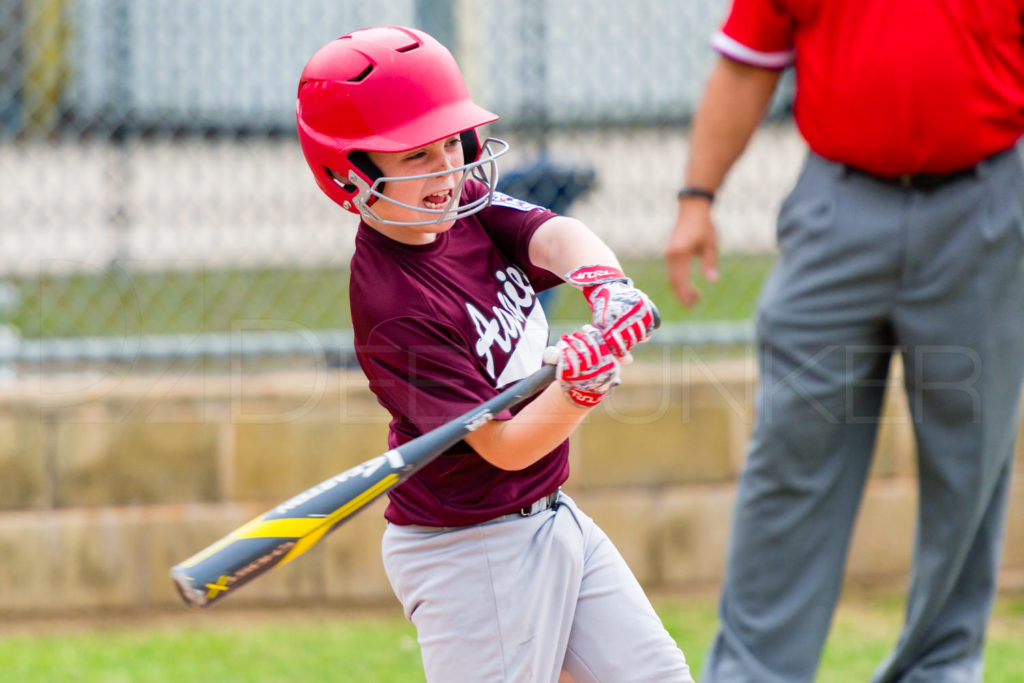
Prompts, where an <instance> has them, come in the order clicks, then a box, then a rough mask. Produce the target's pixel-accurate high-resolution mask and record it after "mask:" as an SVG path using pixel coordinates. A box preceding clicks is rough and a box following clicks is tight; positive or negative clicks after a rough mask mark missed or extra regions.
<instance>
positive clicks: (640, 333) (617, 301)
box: [565, 266, 656, 362]
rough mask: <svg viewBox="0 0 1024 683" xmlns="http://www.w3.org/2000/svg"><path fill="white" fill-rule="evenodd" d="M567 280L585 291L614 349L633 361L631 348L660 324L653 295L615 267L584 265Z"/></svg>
mask: <svg viewBox="0 0 1024 683" xmlns="http://www.w3.org/2000/svg"><path fill="white" fill-rule="evenodd" d="M565 279H566V280H567V281H568V282H569V283H570V284H573V285H576V286H577V287H579V288H580V289H582V290H583V296H585V297H586V298H587V302H588V303H589V304H590V310H591V311H592V312H593V318H592V320H593V323H594V327H596V328H597V329H598V330H600V331H601V334H602V336H603V337H604V341H605V343H606V344H607V345H608V346H609V347H610V348H611V350H612V352H613V353H614V354H615V355H616V356H618V357H619V358H624V359H630V360H631V356H630V355H629V350H630V349H631V348H633V347H634V346H636V345H637V344H639V343H640V342H642V341H647V340H648V339H649V338H650V336H651V332H653V331H654V328H655V327H656V322H655V320H656V318H655V313H654V306H653V304H652V303H651V300H650V298H648V296H647V295H646V294H644V293H643V292H641V291H640V290H639V289H637V288H636V287H634V286H633V281H632V280H630V279H629V278H628V277H626V276H625V274H624V273H623V272H622V271H621V270H619V269H618V268H612V267H611V266H583V267H581V268H577V269H576V270H574V271H572V272H571V273H568V274H567V275H566V276H565ZM626 362H628V360H627V361H626Z"/></svg>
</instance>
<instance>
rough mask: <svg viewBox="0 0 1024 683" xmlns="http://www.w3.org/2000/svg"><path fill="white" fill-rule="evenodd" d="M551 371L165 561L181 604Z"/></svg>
mask: <svg viewBox="0 0 1024 683" xmlns="http://www.w3.org/2000/svg"><path fill="white" fill-rule="evenodd" d="M554 378H555V366H554V365H548V364H545V365H543V366H541V368H540V369H539V370H537V371H536V372H534V373H533V374H531V375H529V376H528V377H525V378H524V379H521V380H519V381H518V382H516V383H515V384H513V385H512V386H511V387H509V388H508V389H505V390H504V391H502V392H501V393H499V394H498V395H497V396H494V397H493V398H490V399H488V400H487V401H484V402H483V403H482V404H480V405H479V406H477V407H476V408H474V409H473V410H470V411H468V412H467V413H465V414H463V415H460V416H459V417H457V418H455V419H454V420H452V421H450V422H447V423H445V424H443V425H441V426H440V427H437V428H436V429H433V430H431V431H429V432H427V433H426V434H423V435H421V436H419V437H417V438H415V439H413V440H412V441H409V442H407V443H405V444H402V445H401V446H399V447H398V448H393V449H391V450H390V451H387V452H386V453H383V454H382V455H378V456H377V457H375V458H371V459H370V460H367V461H366V462H363V463H360V464H358V465H356V466H355V467H352V468H351V469H347V470H345V471H344V472H342V473H340V474H336V475H335V476H333V477H331V478H330V479H326V480H324V481H322V482H320V483H319V484H317V485H316V486H313V487H312V488H309V489H306V490H305V491H303V492H302V493H300V494H298V495H297V496H294V497H293V498H290V499H289V500H287V501H285V502H283V503H281V504H280V505H278V506H277V507H275V508H273V509H271V510H270V511H268V512H265V513H264V514H262V515H260V516H259V517H257V518H256V519H254V520H252V521H251V522H249V523H247V524H245V525H243V526H241V527H239V528H238V529H235V530H234V531H232V532H231V533H229V534H228V535H227V536H225V537H224V538H222V539H220V540H219V541H217V542H216V543H213V544H212V545H210V546H208V547H207V548H205V549H204V550H201V551H199V552H198V553H196V554H195V555H193V556H192V557H190V558H188V559H187V560H184V561H183V562H181V563H179V564H177V565H175V566H174V567H172V568H171V578H172V579H173V580H174V585H175V586H176V587H177V589H178V592H179V593H180V594H181V597H182V599H183V600H184V601H185V603H186V604H188V605H190V606H192V607H208V606H210V605H212V604H213V603H215V602H217V601H218V600H220V599H221V598H222V597H223V596H225V595H227V594H229V593H233V592H234V591H236V590H237V589H238V588H240V587H242V586H244V585H245V584H247V583H249V582H250V581H252V580H253V579H255V578H256V577H258V576H260V575H261V574H263V573H264V572H266V571H268V570H270V569H272V568H273V567H276V566H277V565H279V564H284V563H286V562H290V561H291V560H293V559H295V558H296V557H298V556H299V555H301V554H302V553H304V552H306V551H307V550H308V549H309V548H311V547H312V546H313V545H314V544H316V543H317V542H318V541H320V540H321V539H322V538H323V537H324V536H326V535H327V534H328V533H330V532H331V531H333V530H334V529H336V528H338V526H340V525H341V524H343V523H344V522H346V521H348V520H349V519H350V518H351V517H352V516H353V515H354V514H355V513H357V512H359V511H360V510H361V509H363V508H365V507H366V506H367V505H369V504H370V503H371V502H372V501H374V500H376V499H377V498H378V497H380V496H381V495H383V494H384V493H386V492H387V491H389V490H390V489H392V488H393V487H395V486H397V485H398V484H400V483H401V482H403V481H405V480H406V479H408V478H409V477H410V476H411V475H412V474H413V473H414V472H416V471H417V470H419V469H420V468H421V467H423V466H424V465H426V464H427V463H428V462H430V461H431V460H433V459H434V458H436V457H437V456H439V455H440V454H441V453H443V452H444V451H446V450H448V449H449V448H451V447H452V446H454V445H455V444H456V443H458V442H459V441H461V440H462V439H463V438H464V437H465V436H466V435H467V434H469V433H470V432H472V431H474V430H476V429H478V428H479V427H481V426H482V425H484V424H485V423H487V422H489V421H490V420H491V419H492V418H493V417H494V415H495V414H496V413H500V412H501V411H503V410H506V409H508V408H511V407H512V406H515V405H516V404H518V403H520V402H522V401H524V400H525V399H526V398H528V397H530V396H532V395H533V394H535V393H537V392H538V391H539V390H540V389H542V388H543V387H546V386H547V385H548V384H550V383H551V382H552V380H554Z"/></svg>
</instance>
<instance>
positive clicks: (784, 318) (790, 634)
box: [701, 149, 1024, 683]
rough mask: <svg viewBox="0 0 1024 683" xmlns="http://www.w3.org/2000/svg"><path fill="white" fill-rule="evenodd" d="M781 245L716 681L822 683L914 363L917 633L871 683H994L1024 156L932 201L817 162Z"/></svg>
mask: <svg viewBox="0 0 1024 683" xmlns="http://www.w3.org/2000/svg"><path fill="white" fill-rule="evenodd" d="M778 239H779V248H780V258H779V261H778V263H777V265H776V268H775V270H774V271H773V273H772V275H771V277H770V278H769V281H768V282H767V283H766V285H765V289H764V291H763V293H762V300H761V302H760V305H759V312H758V320H757V334H758V353H759V358H758V362H759V368H760V372H761V375H760V387H759V393H758V399H757V420H756V424H755V427H754V432H753V437H752V441H751V445H750V450H749V453H748V459H747V462H746V465H745V467H744V471H743V473H742V475H741V477H740V482H739V487H738V493H737V500H736V508H735V516H734V521H733V530H732V537H731V542H730V549H729V557H728V569H727V572H726V578H725V582H724V586H723V589H722V595H721V603H720V618H721V627H720V630H719V632H718V634H717V636H716V638H715V641H714V644H713V646H712V649H711V652H710V653H709V656H708V659H707V662H706V663H705V666H704V672H703V675H702V678H701V680H702V682H703V683H710V682H723V681H730V682H732V681H736V682H743V683H748V682H749V683H773V682H785V683H794V682H799V681H811V680H813V678H814V674H815V671H816V669H817V666H818V662H819V658H820V655H821V650H822V647H823V644H824V641H825V638H826V635H827V633H828V630H829V626H830V623H831V619H832V613H833V609H834V607H835V603H836V601H837V598H838V595H839V591H840V588H841V584H842V578H843V568H844V563H845V561H846V554H847V549H848V545H849V540H850V533H851V529H852V526H853V522H854V518H855V516H856V514H857V510H858V507H859V505H860V501H861V497H862V493H863V488H864V484H865V480H866V477H867V473H868V468H869V465H870V462H871V455H872V449H873V446H874V442H875V436H876V431H877V427H878V422H879V419H878V418H879V412H880V409H881V406H882V401H883V396H884V393H885V385H886V380H887V376H888V371H889V363H890V359H891V357H892V355H893V354H899V355H900V356H901V357H902V361H903V366H904V390H905V391H906V394H907V398H908V402H909V406H910V412H911V417H912V420H913V427H914V430H915V436H916V442H917V464H918V470H919V480H920V481H919V493H920V499H919V510H918V518H917V530H916V536H915V538H914V555H913V571H912V575H911V579H910V587H909V594H908V597H907V609H906V621H905V624H904V627H903V630H902V633H901V634H900V638H899V642H898V643H897V644H896V647H895V650H894V651H893V653H892V654H891V656H890V657H889V659H888V660H887V661H885V662H883V663H881V664H880V666H879V668H878V670H877V671H876V674H875V681H877V682H878V683H883V682H890V681H902V682H911V681H912V682H915V683H918V682H924V681H927V682H928V683H947V682H952V681H958V682H959V681H970V682H972V683H974V682H977V681H981V680H982V655H983V643H984V635H985V627H986V624H987V621H988V618H989V615H990V611H991V605H992V600H993V597H994V593H995V590H996V579H997V575H998V570H999V563H1000V554H1001V549H1002V542H1003V536H1004V534H1003V531H1004V521H1005V510H1006V503H1007V490H1008V486H1009V480H1010V471H1011V464H1012V461H1013V453H1014V448H1015V438H1016V436H1017V433H1018V427H1019V419H1020V418H1019V414H1020V402H1019V398H1020V393H1021V384H1022V378H1024V270H1022V254H1024V165H1022V160H1021V156H1020V154H1019V150H1014V149H1011V150H1008V151H1006V152H1004V153H1002V154H999V155H996V156H994V157H992V158H990V159H988V160H986V161H984V162H983V163H982V164H981V165H980V166H979V168H978V172H977V174H976V175H973V176H968V177H963V178H960V179H958V180H955V181H951V182H949V183H947V184H944V185H942V186H941V187H938V188H935V189H931V190H927V191H925V190H916V189H910V188H904V187H900V186H898V185H892V184H886V183H883V182H880V181H878V180H877V179H873V178H870V177H868V176H864V175H861V174H858V173H855V172H852V171H850V170H848V169H846V168H845V167H844V166H842V165H840V164H836V163H832V162H828V161H826V160H824V159H822V158H820V157H817V156H815V155H813V154H812V155H810V156H809V157H808V159H807V161H806V164H805V166H804V169H803V171H802V173H801V175H800V178H799V181H798V182H797V185H796V187H795V189H794V190H793V192H792V193H791V194H790V196H788V197H787V198H786V200H785V202H784V203H783V206H782V208H781V210H780V214H779V222H778ZM907 541H908V543H909V542H910V539H907Z"/></svg>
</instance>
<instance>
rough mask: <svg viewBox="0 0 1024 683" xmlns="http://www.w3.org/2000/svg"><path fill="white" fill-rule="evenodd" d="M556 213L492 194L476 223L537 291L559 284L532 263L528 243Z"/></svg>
mask: <svg viewBox="0 0 1024 683" xmlns="http://www.w3.org/2000/svg"><path fill="white" fill-rule="evenodd" d="M557 215H558V214H556V213H554V212H552V211H550V210H548V209H546V208H544V207H543V206H538V205H536V204H530V203H529V202H526V201H523V200H522V199H518V198H516V197H511V196H509V195H507V194H503V193H501V192H495V193H494V198H493V200H492V202H491V205H490V206H488V207H487V208H486V209H484V210H483V211H481V212H480V223H481V225H483V228H484V230H486V231H487V234H488V235H489V236H490V238H491V241H492V242H494V245H495V246H496V247H498V249H499V250H500V251H501V252H502V254H504V255H505V258H507V259H509V260H510V261H511V262H512V263H514V264H516V265H517V266H519V267H520V268H521V269H522V270H523V272H525V273H526V277H527V278H529V280H530V284H531V285H532V286H533V288H534V290H536V291H538V292H540V291H543V290H545V289H550V288H552V287H554V286H555V285H560V284H562V282H563V280H562V278H561V277H559V276H558V275H557V274H555V273H552V272H551V271H549V270H545V269H544V268H541V267H539V266H536V265H534V264H533V262H532V261H531V260H530V240H531V239H533V233H535V232H537V228H539V227H540V226H541V225H543V224H544V223H545V222H547V221H548V220H550V219H551V218H554V217H555V216H557Z"/></svg>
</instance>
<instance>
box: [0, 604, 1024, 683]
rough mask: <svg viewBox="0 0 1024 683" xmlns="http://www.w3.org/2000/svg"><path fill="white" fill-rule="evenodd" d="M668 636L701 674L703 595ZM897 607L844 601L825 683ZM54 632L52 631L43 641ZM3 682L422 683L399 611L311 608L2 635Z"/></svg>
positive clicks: (825, 664)
mask: <svg viewBox="0 0 1024 683" xmlns="http://www.w3.org/2000/svg"><path fill="white" fill-rule="evenodd" d="M655 604H656V605H657V607H658V611H659V613H660V614H661V616H662V619H663V620H664V622H665V625H666V627H667V628H668V629H669V632H670V633H671V634H672V635H673V637H674V638H675V639H676V641H677V642H678V643H679V644H680V646H681V647H682V648H683V650H684V652H685V653H686V655H687V659H688V660H689V662H690V665H691V667H692V669H693V670H694V672H696V673H699V671H700V668H701V664H702V662H703V659H704V655H705V653H706V652H707V648H708V646H709V645H710V643H711V637H712V634H713V632H714V628H715V606H714V601H713V599H711V598H708V597H702V598H694V599H681V598H674V599H670V600H665V599H662V600H656V601H655ZM901 615H902V602H901V601H900V600H898V599H895V598H884V599H880V598H860V599H844V600H843V602H842V603H841V605H840V608H839V610H838V612H837V616H836V621H835V624H834V627H833V629H832V632H831V635H830V638H829V641H828V644H827V646H826V649H825V653H824V656H823V660H822V666H821V669H820V671H819V677H818V679H817V680H818V681H819V682H820V683H849V682H850V681H867V680H868V679H869V678H870V676H871V673H872V671H873V670H874V668H875V667H876V666H877V664H878V663H879V662H880V661H881V660H882V659H883V658H884V657H885V655H886V654H887V653H888V651H889V648H890V647H891V644H892V643H893V642H894V640H895V638H896V634H897V633H898V629H899V624H900V619H901ZM47 631H49V632H47ZM1022 642H1024V598H1022V597H1004V598H1003V599H1001V600H1000V601H999V603H998V604H997V607H996V610H995V613H994V615H993V619H992V624H991V627H990V632H989V642H988V649H987V659H986V676H985V681H986V683H1010V682H1011V681H1021V680H1024V658H1022V657H1020V643H1022ZM0 672H2V675H3V680H11V681H19V682H22V683H34V682H47V683H49V682H57V681H60V682H61V683H64V682H83V683H120V682H124V683H164V682H167V681H210V682H214V681H216V682H223V683H233V682H236V681H237V682H243V681H244V682H247V683H255V682H260V681H267V682H270V681H346V682H347V683H348V682H351V683H361V682H365V683H403V682H422V681H423V674H422V670H421V668H420V661H419V650H418V647H417V645H416V640H415V632H414V630H413V628H412V627H411V626H410V625H409V624H408V623H406V622H405V621H404V620H403V619H402V618H401V616H400V614H399V613H398V608H397V607H395V608H394V610H392V611H389V612H388V613H387V614H386V615H380V614H373V615H367V614H354V613H351V612H343V611H337V610H333V611H332V610H327V609H317V610H309V611H308V612H303V613H299V614H296V613H295V612H288V613H273V612H271V613H265V612H264V613H260V614H251V613H247V612H230V611H221V612H210V613H205V614H193V613H183V614H182V615H179V616H173V617H166V616H164V617H160V618H155V619H134V620H130V621H127V622H120V623H119V622H107V623H100V624H93V625H92V627H91V628H85V627H83V626H82V625H81V624H73V625H71V626H60V627H57V628H47V629H44V628H41V627H32V628H31V629H30V630H29V631H26V632H24V633H19V632H17V631H13V632H12V631H11V629H10V628H8V629H7V633H6V635H3V632H0Z"/></svg>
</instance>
